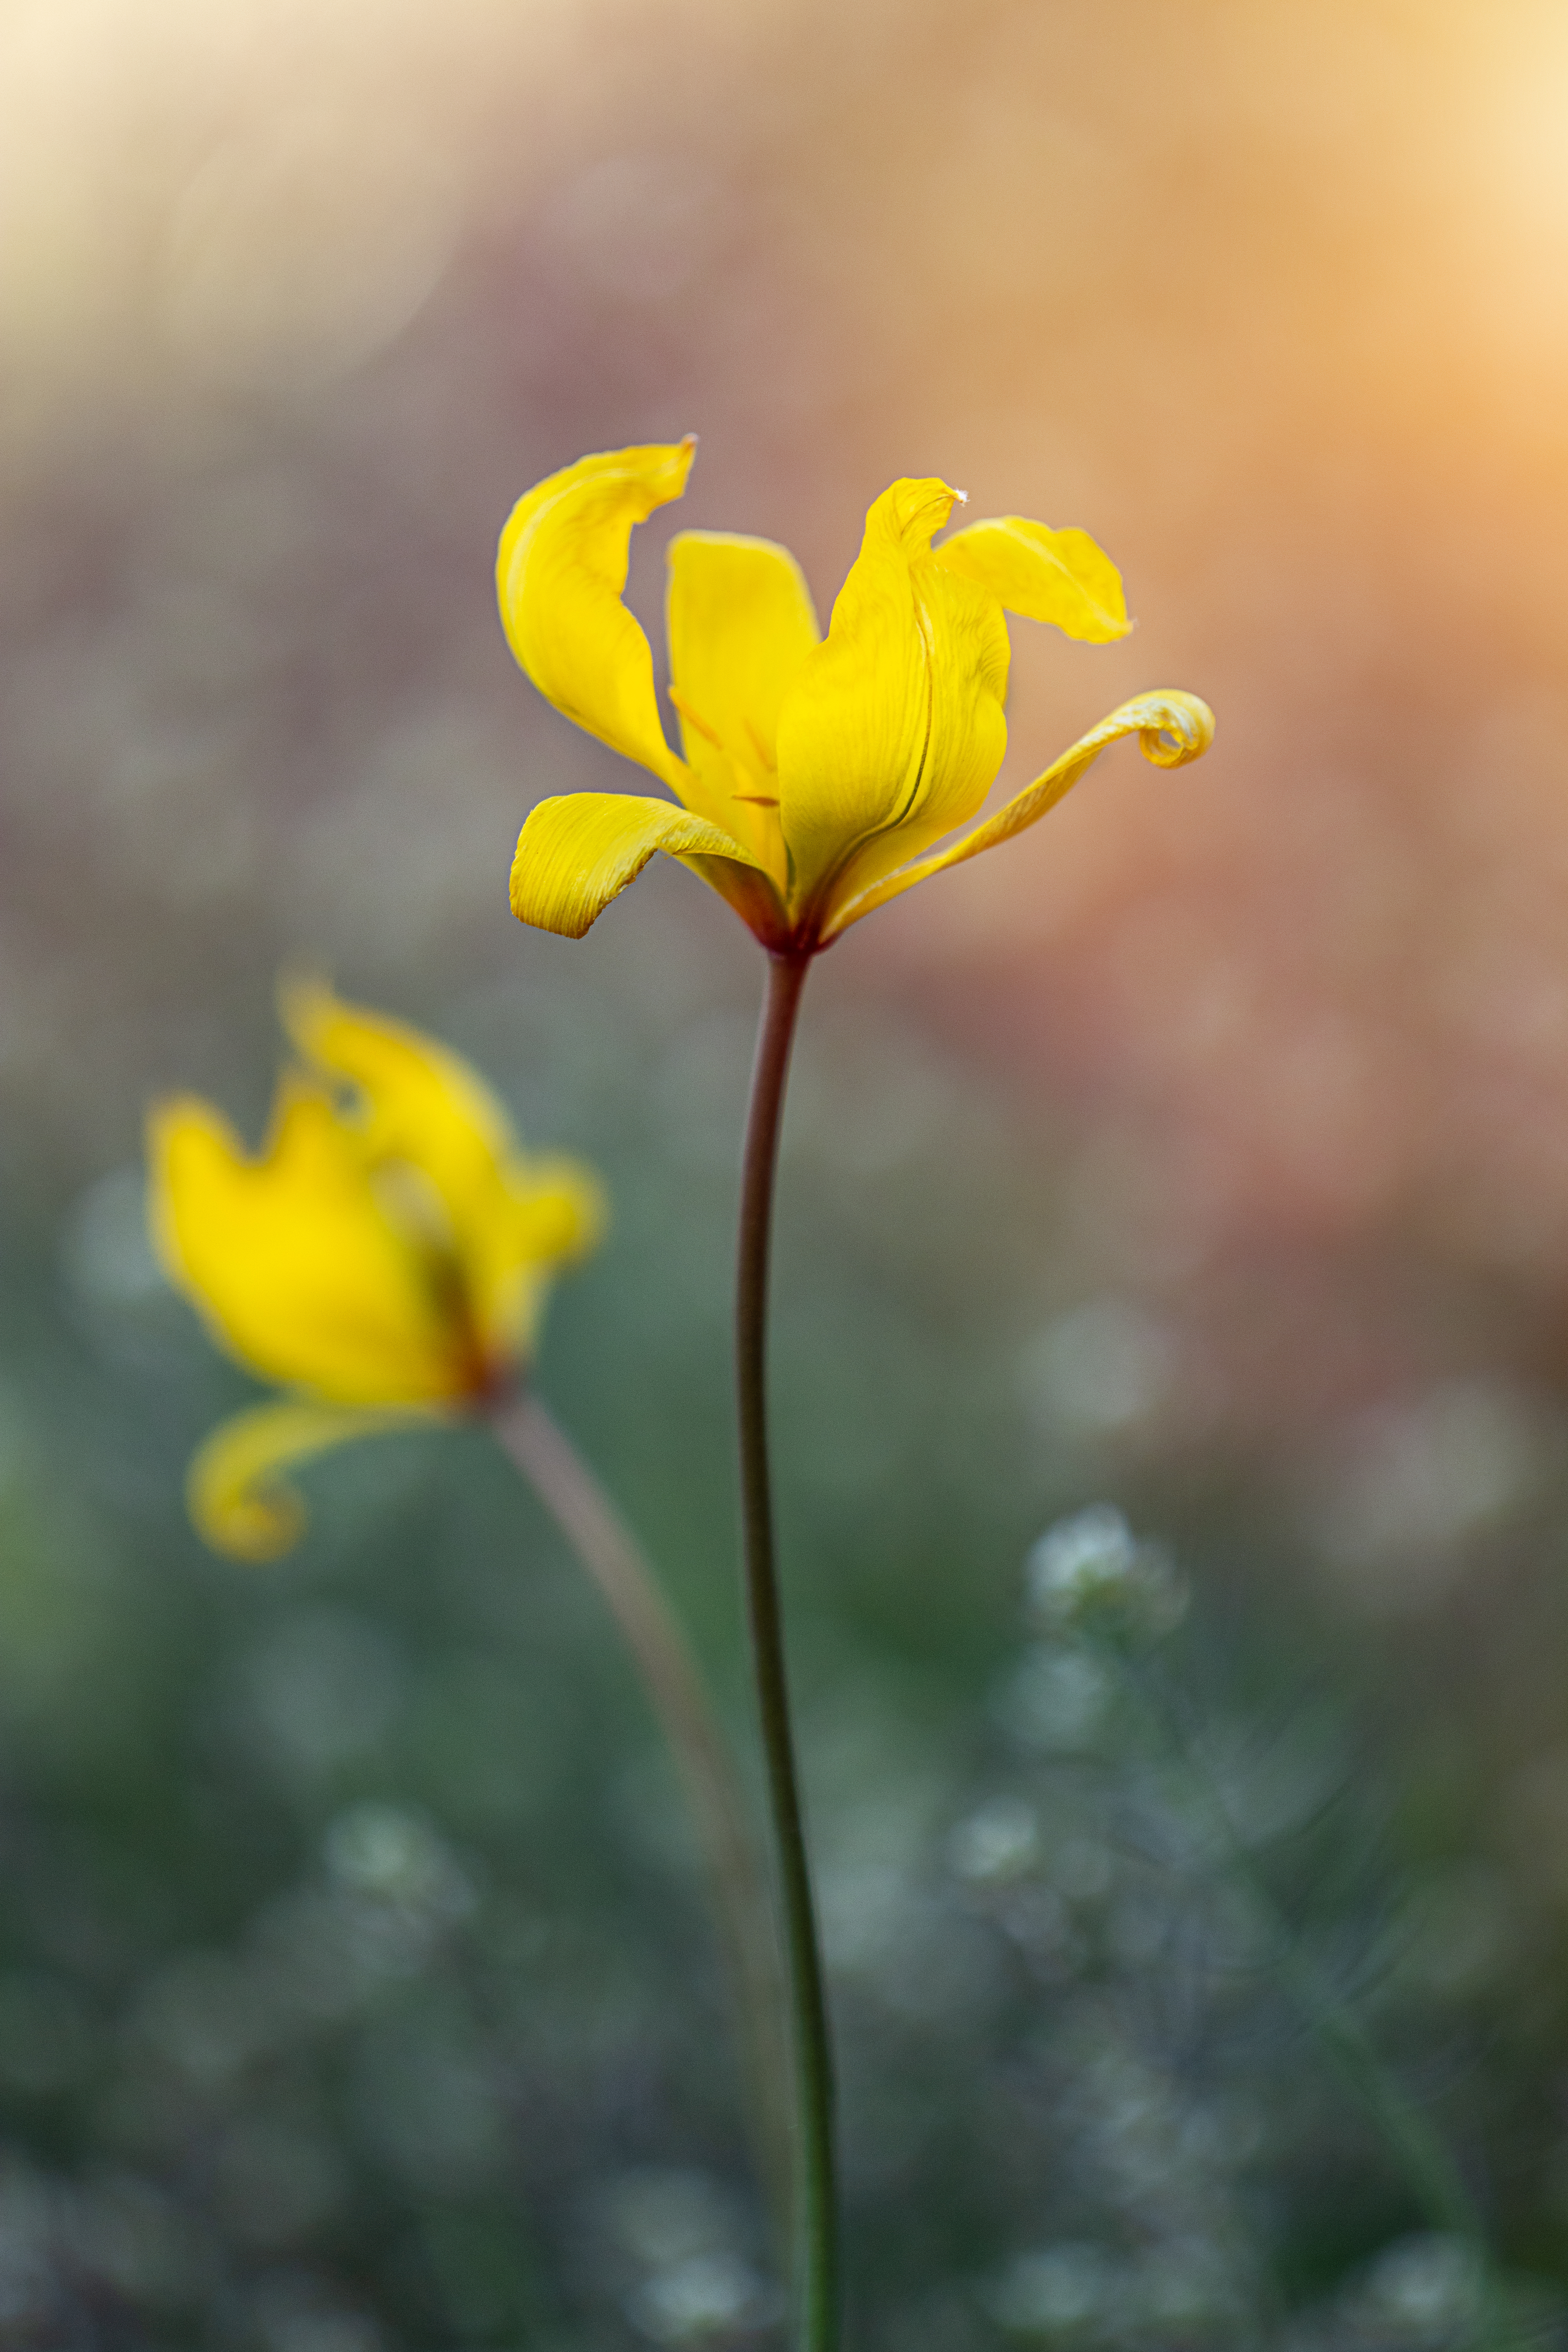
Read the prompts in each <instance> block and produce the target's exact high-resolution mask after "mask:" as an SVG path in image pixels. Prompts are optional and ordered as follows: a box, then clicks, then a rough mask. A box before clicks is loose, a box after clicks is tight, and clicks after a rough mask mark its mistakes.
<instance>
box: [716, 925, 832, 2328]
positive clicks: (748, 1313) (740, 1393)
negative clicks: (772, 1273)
mask: <svg viewBox="0 0 1568 2352" xmlns="http://www.w3.org/2000/svg"><path fill="white" fill-rule="evenodd" d="M809 961H810V959H809V957H807V956H804V955H795V954H787V953H784V954H779V953H775V954H773V955H771V956H770V958H769V961H768V987H767V995H766V998H765V1000H764V1002H763V1017H762V1025H761V1027H760V1029H759V1031H758V1033H757V1057H756V1062H755V1065H754V1066H753V1069H752V1099H751V1108H750V1111H749V1113H748V1116H747V1120H746V1147H745V1157H744V1160H743V1162H742V1178H741V1229H740V1246H739V1251H738V1255H737V1264H736V1276H735V1392H736V1405H737V1412H738V1418H739V1423H740V1441H741V1508H742V1528H743V1532H744V1538H745V1556H746V1598H747V1604H748V1609H749V1612H750V1617H751V1628H752V1666H753V1670H754V1672H755V1675H756V1682H757V1708H758V1714H759V1717H760V1719H761V1727H762V1738H763V1756H764V1758H765V1760H766V1765H767V1780H768V1800H769V1805H770V1809H771V1811H772V1816H773V1837H774V1843H775V1848H776V1860H777V1865H778V1880H779V1895H780V1901H781V1905H782V1908H783V1914H784V1949H785V1954H786V1957H787V1960H788V1969H789V1990H790V2007H791V2014H792V2017H793V2021H794V2027H795V2096H796V2102H797V2113H796V2139H795V2246H796V2273H795V2278H796V2295H797V2306H796V2326H797V2334H798V2341H799V2344H800V2347H801V2352H833V2347H835V2346H836V2345H837V2341H838V2211H837V2186H836V2180H835V2170H836V2167H835V2158H834V2130H833V2052H832V2044H831V2042H830V2039H829V2035H828V2027H827V2003H826V1997H825V1994H824V1990H823V1982H822V1959H821V1954H820V1950H819V1947H818V1943H817V1934H816V1909H815V1906H814V1904H813V1901H812V1893H811V1872H810V1867H809V1864H808V1863H807V1861H806V1852H805V1825H804V1822H803V1820H802V1815H801V1802H800V1785H799V1779H798V1775H797V1773H796V1770H795V1744H794V1739H793V1737H792V1734H791V1730H790V1715H789V1689H788V1683H787V1679H786V1676H785V1672H784V1628H783V1624H782V1622H781V1620H780V1613H779V1595H778V1578H777V1573H776V1570H775V1568H774V1562H773V1493H772V1482H771V1478H770V1475H769V1469H768V1423H767V1318H768V1263H769V1255H770V1244H771V1240H772V1234H773V1176H774V1171H775V1170H776V1168H777V1166H778V1147H779V1128H780V1124H781V1120H782V1117H783V1112H784V1085H785V1081H786V1079H787V1077H788V1076H789V1057H790V1048H791V1046H792V1045H793V1044H794V1042H795V1018H796V1015H797V1013H799V1010H800V993H801V990H802V988H803V986H804V985H805V975H806V970H807V967H808V964H809Z"/></svg>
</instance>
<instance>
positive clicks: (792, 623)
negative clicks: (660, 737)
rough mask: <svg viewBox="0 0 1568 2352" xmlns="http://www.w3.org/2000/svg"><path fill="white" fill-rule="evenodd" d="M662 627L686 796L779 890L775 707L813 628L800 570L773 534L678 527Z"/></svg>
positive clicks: (809, 645)
mask: <svg viewBox="0 0 1568 2352" xmlns="http://www.w3.org/2000/svg"><path fill="white" fill-rule="evenodd" d="M668 632H669V667H670V678H671V686H670V699H671V700H672V701H673V702H674V704H675V706H676V709H677V710H678V711H679V715H680V731H681V741H682V748H683V749H684V751H685V753H686V763H687V767H688V769H689V772H690V776H689V782H688V783H687V785H686V787H685V799H686V802H687V805H688V806H689V807H690V808H694V809H699V810H700V812H701V813H702V814H703V815H705V816H710V817H711V818H712V819H713V820H714V822H715V823H716V824H721V825H723V826H724V827H725V829H726V830H727V831H728V832H730V833H732V834H733V835H734V836H735V838H736V839H737V841H740V842H742V843H743V844H744V845H745V846H746V847H747V848H748V849H750V850H751V851H752V853H753V854H754V855H755V856H757V857H758V858H759V859H760V860H761V861H762V863H763V865H764V866H766V867H767V869H768V870H769V872H770V873H771V874H772V876H773V880H774V882H775V883H776V884H777V885H778V887H779V888H780V889H781V890H782V889H783V888H784V887H785V881H786V875H785V865H784V835H783V833H782V832H781V830H780V826H779V816H778V796H779V786H778V723H779V709H780V706H781V704H782V703H783V701H784V696H785V694H786V693H787V692H788V690H789V688H791V687H792V686H793V685H794V683H795V679H796V677H798V676H799V675H800V670H801V666H802V664H803V663H804V662H805V657H806V656H807V655H808V654H809V653H810V652H811V651H812V649H813V648H814V646H816V644H817V643H818V641H819V639H820V636H821V631H820V630H819V629H818V627H817V625H816V612H815V610H814V609H813V606H812V602H811V592H810V590H809V589H808V588H807V586H806V584H805V576H804V575H803V573H802V572H801V568H800V566H799V564H798V563H797V562H795V558H794V556H793V555H792V554H791V553H790V552H789V550H788V549H787V548H784V547H778V546H775V545H774V543H773V541H772V540H767V539H745V538H742V537H740V536H739V535H738V534H735V533H732V532H728V531H708V530H688V531H682V532H681V533H680V534H679V537H678V538H676V539H674V540H672V541H670V547H669V596H668Z"/></svg>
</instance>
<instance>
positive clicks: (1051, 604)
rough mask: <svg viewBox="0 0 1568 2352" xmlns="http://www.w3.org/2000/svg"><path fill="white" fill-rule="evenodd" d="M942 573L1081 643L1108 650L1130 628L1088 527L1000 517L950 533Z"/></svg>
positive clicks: (1116, 578)
mask: <svg viewBox="0 0 1568 2352" xmlns="http://www.w3.org/2000/svg"><path fill="white" fill-rule="evenodd" d="M935 557H936V561H937V562H938V563H940V564H941V565H942V568H943V569H944V570H945V571H948V572H956V573H957V574H958V575H959V576H960V578H962V579H964V580H973V582H974V583H975V585H976V586H977V587H981V588H985V589H988V590H989V591H990V593H991V594H992V595H993V596H994V597H995V598H996V600H997V602H998V603H999V604H1005V606H1006V607H1007V610H1008V611H1009V612H1010V613H1019V614H1022V615H1023V616H1024V618H1025V619H1026V620H1029V621H1048V622H1050V623H1052V624H1053V625H1055V626H1056V627H1057V628H1058V629H1061V630H1063V631H1064V632H1065V633H1066V635H1068V636H1069V637H1077V638H1078V639H1079V642H1080V643H1081V644H1083V645H1090V646H1103V645H1108V644H1110V641H1111V640H1112V639H1113V638H1115V637H1124V636H1125V635H1127V632H1128V630H1129V629H1130V628H1131V625H1132V624H1131V622H1130V621H1129V619H1128V617H1127V599H1126V597H1125V596H1124V595H1123V593H1122V589H1121V573H1120V572H1118V570H1117V569H1116V566H1115V564H1114V563H1112V562H1111V561H1110V557H1109V556H1108V555H1106V554H1104V553H1103V552H1102V551H1101V550H1100V548H1098V547H1096V545H1095V543H1094V541H1093V540H1092V539H1090V537H1089V533H1088V532H1087V531H1086V530H1050V529H1049V527H1048V526H1047V524H1045V523H1043V522H1029V521H1027V520H1026V519H1025V517H1024V516H1022V515H999V516H997V517H996V518H995V519H994V520H992V521H989V522H972V523H970V524H969V525H968V527H967V528H966V529H965V530H955V531H954V532H953V535H952V538H951V539H947V540H943V541H942V545H941V546H940V547H939V548H937V549H936V550H935Z"/></svg>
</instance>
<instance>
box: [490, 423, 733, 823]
mask: <svg viewBox="0 0 1568 2352" xmlns="http://www.w3.org/2000/svg"><path fill="white" fill-rule="evenodd" d="M696 448H697V443H696V439H695V436H688V438H687V439H686V440H684V441H679V442H674V443H670V444H664V443H658V444H650V445H649V446H646V447H639V448H632V449H605V450H602V451H599V452H598V453H597V454H595V456H594V457H580V458H579V459H578V460H577V463H576V464H575V465H574V466H565V467H563V468H562V469H561V471H560V472H559V473H558V474H552V475H550V476H549V477H548V478H546V479H545V480H544V481H542V482H536V483H535V485H534V487H533V488H532V489H531V490H529V491H527V492H526V493H525V494H524V496H523V497H521V499H519V500H518V502H517V504H516V506H515V507H513V509H512V510H511V513H510V517H509V518H508V520H507V525H506V528H505V530H503V531H502V533H501V538H500V549H499V550H498V551H497V555H496V593H497V597H498V599H499V602H500V616H501V626H502V627H503V628H504V630H505V631H506V636H507V643H508V644H509V645H510V647H511V649H512V652H513V653H514V654H515V655H516V656H517V659H518V662H519V664H520V665H521V667H522V669H523V670H525V671H526V673H527V675H528V676H529V677H531V679H532V680H533V683H534V685H535V686H536V687H537V688H539V691H540V692H541V694H542V695H543V696H544V698H545V699H546V701H548V702H552V703H553V704H554V705H555V708H556V709H557V710H559V711H560V712H562V714H563V716H564V717H565V718H567V719H572V720H573V721H574V723H575V724H576V725H577V726H579V727H582V728H584V729H585V730H586V731H587V732H588V733H589V734H590V735H596V736H597V737H598V739H599V740H600V741H601V742H602V743H607V744H608V745H609V747H610V749H611V751H619V752H621V753H623V754H624V756H625V757H626V759H628V760H636V761H637V762H638V764H639V766H642V767H645V768H649V769H651V770H652V772H653V773H654V774H655V775H656V776H658V779H659V781H660V782H662V783H666V784H668V786H669V787H670V789H671V791H674V792H678V791H679V789H680V783H681V779H682V778H683V776H684V774H685V769H684V766H683V764H682V762H681V761H679V760H678V759H677V758H676V756H675V754H674V752H673V751H671V750H670V748H669V745H668V742H667V741H666V740H665V733H664V728H663V726H662V724H661V722H660V719H659V715H658V698H657V696H656V694H655V692H654V683H653V653H652V649H651V647H650V646H649V645H648V641H647V637H646V636H645V635H644V634H643V630H642V626H641V624H640V623H639V622H638V621H637V619H636V617H635V615H634V614H632V613H630V612H629V611H628V610H627V608H626V605H625V604H623V603H622V601H621V595H622V591H623V590H624V588H625V587H626V570H627V564H628V561H629V553H630V547H631V535H632V531H633V530H634V529H635V527H636V526H637V524H638V523H639V522H644V521H646V520H647V517H648V516H649V515H650V514H651V513H652V512H653V510H654V509H655V508H656V507H659V506H664V505H666V504H668V501H669V500H670V499H678V498H679V497H680V495H681V493H682V491H683V490H684V489H685V488H686V478H687V476H688V474H689V472H690V471H691V460H692V457H693V456H694V455H695V453H696Z"/></svg>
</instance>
